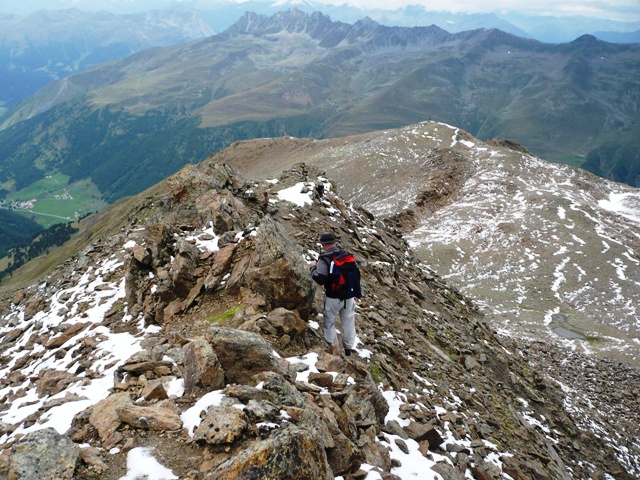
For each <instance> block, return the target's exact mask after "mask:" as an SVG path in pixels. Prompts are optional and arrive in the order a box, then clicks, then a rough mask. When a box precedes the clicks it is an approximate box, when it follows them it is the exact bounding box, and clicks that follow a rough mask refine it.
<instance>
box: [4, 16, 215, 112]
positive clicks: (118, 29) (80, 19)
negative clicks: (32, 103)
mask: <svg viewBox="0 0 640 480" xmlns="http://www.w3.org/2000/svg"><path fill="white" fill-rule="evenodd" d="M213 33H214V31H213V29H211V27H209V25H208V24H207V23H206V22H205V21H204V20H203V19H202V18H200V17H199V16H198V14H196V13H194V12H190V11H184V10H183V11H168V10H165V11H151V12H145V13H137V14H129V15H116V14H113V13H106V12H85V11H80V10H77V9H70V10H64V11H38V12H35V13H32V14H30V15H26V16H19V15H7V14H0V112H2V111H3V110H6V109H7V108H9V107H12V106H14V105H15V104H16V103H18V102H19V101H20V100H22V99H23V98H25V97H26V96H28V95H30V94H32V93H34V92H36V91H37V90H39V89H40V88H42V87H44V86H45V85H47V84H48V83H49V82H50V81H52V80H56V79H60V78H63V77H66V76H68V75H70V74H73V73H77V72H79V71H82V70H85V69H86V68H88V67H90V66H93V65H97V64H99V63H104V62H108V61H112V60H116V59H119V58H123V57H126V56H127V55H130V54H132V53H135V52H138V51H140V50H144V49H147V48H150V47H157V46H167V45H173V44H176V43H181V42H187V41H191V40H196V39H199V38H203V37H207V36H209V35H212V34H213Z"/></svg>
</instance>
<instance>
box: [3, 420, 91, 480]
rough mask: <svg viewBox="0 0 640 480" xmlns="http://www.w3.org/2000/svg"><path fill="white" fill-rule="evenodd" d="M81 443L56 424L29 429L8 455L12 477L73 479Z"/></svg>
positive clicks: (23, 479)
mask: <svg viewBox="0 0 640 480" xmlns="http://www.w3.org/2000/svg"><path fill="white" fill-rule="evenodd" d="M79 459H80V447H78V445H76V444H75V443H73V442H72V441H71V440H70V439H69V438H68V437H65V436H64V435H60V434H59V433H58V432H56V431H55V430H54V429H53V428H45V429H44V430H38V431H37V432H33V433H29V434H27V435H26V436H25V437H24V438H22V439H21V440H20V441H19V442H18V443H17V444H15V445H14V446H13V452H12V454H11V457H10V459H9V476H8V477H9V478H10V479H12V480H65V479H72V478H73V475H74V472H75V469H76V466H77V464H78V460H79Z"/></svg>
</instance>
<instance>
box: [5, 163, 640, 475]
mask: <svg viewBox="0 0 640 480" xmlns="http://www.w3.org/2000/svg"><path fill="white" fill-rule="evenodd" d="M125 216H126V217H127V218H126V221H125V225H126V227H125V228H122V229H121V230H119V231H115V232H113V233H112V234H111V235H109V236H104V237H100V238H93V239H91V240H90V243H88V244H87V246H86V248H85V249H84V250H83V251H82V252H80V253H79V254H78V255H76V256H75V257H74V258H72V259H69V261H67V262H66V263H65V264H63V265H60V266H59V267H58V268H57V269H56V271H55V272H53V273H51V274H50V275H49V276H48V277H47V278H43V279H42V280H41V281H40V282H38V283H37V284H35V285H33V286H32V287H29V288H26V289H23V290H20V291H16V292H15V293H14V294H13V295H12V296H11V298H7V299H5V300H4V302H3V304H2V310H1V311H2V317H1V320H0V355H1V360H2V361H1V365H2V366H1V367H0V399H1V400H2V401H1V402H0V405H1V406H0V435H1V436H0V442H2V443H1V445H0V448H2V453H1V454H0V478H11V479H28V478H43V476H42V474H41V473H38V472H43V471H46V472H49V473H48V475H49V477H48V478H95V477H96V476H98V477H99V478H104V479H118V478H121V477H123V475H125V473H128V477H127V478H137V477H136V476H138V475H140V476H141V475H150V476H152V477H153V478H185V479H187V478H191V479H204V478H211V479H227V478H228V479H231V478H234V479H248V478H280V479H292V480H293V479H301V478H305V479H330V478H336V477H343V478H352V479H355V478H368V479H375V478H384V479H391V478H444V479H462V478H469V477H473V478H477V479H497V478H514V479H533V478H535V479H547V478H548V479H551V478H554V479H555V478H563V479H564V478H566V479H569V478H620V479H624V478H633V477H634V476H635V475H637V474H638V473H640V461H639V459H640V452H639V451H638V446H637V444H636V443H635V442H636V440H635V439H636V438H637V433H638V432H637V425H638V412H637V409H636V410H634V409H626V410H619V411H615V412H614V413H615V414H616V415H617V418H616V423H615V424H614V423H613V422H612V423H608V421H607V419H606V418H603V416H606V414H607V413H606V412H608V411H607V410H606V407H607V405H609V406H611V405H613V402H610V403H608V404H607V403H606V401H603V402H604V403H603V405H601V406H600V405H598V406H597V408H598V409H599V412H600V413H601V415H600V416H599V417H598V416H596V413H597V412H595V408H596V407H595V406H593V404H591V405H589V404H588V403H586V402H585V404H582V403H580V402H578V401H574V400H575V399H577V398H583V397H579V395H578V394H579V393H582V392H584V390H586V389H588V388H589V383H588V382H589V380H588V379H587V380H584V382H585V383H584V384H582V386H581V385H578V383H577V382H576V383H575V384H571V385H563V384H561V383H559V382H558V381H557V380H556V379H554V378H552V376H550V375H549V374H548V373H546V369H547V368H549V367H550V366H551V365H552V363H551V362H550V360H549V359H550V357H554V356H558V352H557V351H555V350H554V348H553V347H550V346H545V348H539V347H538V346H537V345H532V346H528V345H525V344H520V345H519V344H517V343H515V341H514V340H512V339H507V338H502V337H498V336H497V334H496V333H495V332H494V331H493V330H492V328H491V327H490V326H489V325H488V324H487V323H486V322H485V320H484V319H483V318H482V316H481V315H480V314H479V313H478V311H477V310H476V309H475V307H474V306H473V304H472V303H471V302H470V301H469V300H468V299H466V298H464V297H463V296H462V295H461V294H460V293H458V292H457V291H456V290H455V289H453V288H451V287H449V286H448V285H447V284H446V283H445V282H443V281H442V279H440V278H439V277H438V276H437V275H436V274H435V273H434V272H432V271H431V270H430V269H429V268H428V267H427V266H425V265H422V264H420V263H419V262H418V261H417V260H416V258H415V257H414V256H413V254H412V253H411V251H410V250H409V248H408V247H407V244H406V243H405V241H404V240H403V238H402V237H401V235H400V234H399V233H398V232H396V231H393V230H391V229H389V228H387V227H385V225H384V224H382V223H381V222H379V221H377V220H376V218H375V217H374V216H373V215H372V214H370V213H369V212H367V211H366V210H363V209H360V208H356V207H354V206H352V205H350V204H348V203H346V202H345V201H344V200H342V199H341V198H340V197H339V196H337V195H336V194H335V188H334V184H333V183H332V182H331V181H330V180H329V179H327V178H326V177H325V176H324V174H323V173H322V172H320V171H318V169H317V168H316V167H313V166H307V165H304V164H298V165H296V166H294V167H293V168H292V169H290V170H287V171H285V172H283V173H282V174H281V175H280V176H279V177H278V178H277V179H276V178H274V179H269V180H265V181H261V182H249V181H247V180H245V179H243V178H241V177H240V176H239V175H238V174H237V173H236V172H235V171H234V170H232V169H231V168H229V167H228V166H226V165H225V164H216V163H214V162H213V161H206V162H204V163H202V164H200V165H199V166H187V167H185V168H183V170H182V171H181V172H179V173H178V174H176V175H174V176H173V177H171V178H169V179H168V180H167V181H166V183H165V184H164V185H162V186H159V187H158V188H156V189H154V190H152V191H149V192H147V193H145V194H142V195H141V196H140V197H139V198H138V199H137V200H136V202H134V203H133V207H131V208H130V209H129V210H128V211H127V212H126V213H125ZM328 230H330V231H333V232H334V233H335V234H336V235H337V236H338V237H339V239H340V244H341V246H342V247H343V248H345V249H347V250H350V251H352V252H353V253H354V254H355V255H356V257H357V258H358V260H359V263H360V267H361V270H362V274H363V286H364V292H365V296H364V298H363V299H362V300H361V301H360V302H359V303H358V308H357V315H356V322H357V333H358V343H357V346H356V353H355V354H354V355H351V356H350V357H345V356H344V354H343V353H342V352H341V349H340V348H339V346H334V347H333V348H331V349H325V346H324V340H323V339H322V336H321V330H320V328H319V327H320V324H321V321H322V320H321V318H320V315H319V313H320V311H321V300H322V292H320V291H319V290H318V289H317V288H316V287H315V286H314V284H313V283H312V282H311V280H310V278H309V275H308V269H307V261H308V260H310V259H311V258H312V257H313V256H314V255H315V252H317V251H318V248H317V245H316V240H317V238H318V235H319V234H320V233H321V232H323V231H328ZM530 347H531V349H530ZM529 349H530V350H531V351H530V352H528V351H527V350H529ZM580 359H581V357H579V356H576V358H574V360H573V362H574V363H578V362H579V361H580ZM574 363H572V365H573V364H574ZM562 368H565V369H566V370H567V371H570V370H571V369H570V368H569V367H566V366H563V367H562ZM608 368H609V369H610V370H608V371H607V374H608V375H613V376H615V375H619V374H620V375H622V374H624V375H625V377H627V381H628V382H629V383H628V385H631V386H632V387H631V388H629V390H626V391H625V392H624V393H623V397H622V398H621V399H623V400H624V401H629V402H630V403H631V404H634V403H635V404H636V405H637V399H638V393H639V391H638V388H637V386H638V376H637V372H635V371H633V370H630V371H626V370H624V369H623V368H622V367H621V366H619V365H616V364H611V365H609V366H608ZM600 371H601V370H599V369H598V368H593V376H592V377H590V379H592V380H593V381H597V379H598V374H599V372H600ZM633 375H635V377H634V376H633ZM634 382H635V383H634ZM634 385H635V387H633V386H634ZM634 388H635V390H634ZM605 398H608V397H605ZM43 451H44V452H46V453H45V454H44V455H43V454H42V453H41V452H43ZM141 469H142V470H141Z"/></svg>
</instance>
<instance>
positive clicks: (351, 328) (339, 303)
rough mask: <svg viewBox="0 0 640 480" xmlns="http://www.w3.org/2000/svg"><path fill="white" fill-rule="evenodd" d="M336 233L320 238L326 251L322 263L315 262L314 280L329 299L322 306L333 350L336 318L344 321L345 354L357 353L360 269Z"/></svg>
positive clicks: (325, 325)
mask: <svg viewBox="0 0 640 480" xmlns="http://www.w3.org/2000/svg"><path fill="white" fill-rule="evenodd" d="M336 242H337V240H336V238H335V237H334V236H333V233H323V234H322V235H320V244H321V245H322V249H323V250H324V252H323V253H322V254H321V255H320V256H319V257H318V260H317V261H316V260H314V261H312V262H311V264H310V265H311V268H310V271H311V278H312V279H313V281H314V282H316V283H317V284H318V285H322V286H324V290H325V296H324V302H323V307H322V312H323V314H324V322H323V324H322V330H323V333H324V339H325V341H326V342H327V345H328V346H329V347H333V344H334V342H335V340H336V336H337V335H336V317H337V316H338V315H340V320H341V321H342V343H343V346H344V354H345V355H347V356H349V355H351V353H352V352H353V349H354V347H355V342H356V325H355V308H356V302H355V298H361V297H362V293H361V291H360V270H359V269H358V265H357V263H356V261H355V258H354V257H353V255H352V254H351V253H349V252H347V251H345V250H340V249H338V248H337V247H336Z"/></svg>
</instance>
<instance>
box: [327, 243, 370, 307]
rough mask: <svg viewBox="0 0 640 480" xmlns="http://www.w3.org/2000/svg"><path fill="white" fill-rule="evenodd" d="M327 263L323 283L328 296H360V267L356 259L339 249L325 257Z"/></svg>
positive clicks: (343, 298) (341, 297) (342, 297)
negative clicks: (325, 281)
mask: <svg viewBox="0 0 640 480" xmlns="http://www.w3.org/2000/svg"><path fill="white" fill-rule="evenodd" d="M325 258H326V260H327V263H328V264H329V277H328V278H327V283H326V284H325V289H326V291H327V296H328V297H330V298H339V299H340V300H346V299H347V298H354V297H355V298H362V289H361V288H360V269H359V268H358V264H357V263H356V259H355V258H354V257H353V255H352V254H350V253H349V252H345V251H344V250H340V251H339V252H337V253H336V254H335V255H333V256H327V257H325Z"/></svg>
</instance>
